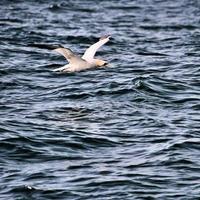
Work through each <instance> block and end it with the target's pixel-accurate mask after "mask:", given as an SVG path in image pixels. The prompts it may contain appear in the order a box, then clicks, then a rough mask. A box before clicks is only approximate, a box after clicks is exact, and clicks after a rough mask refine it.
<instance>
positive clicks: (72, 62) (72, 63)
mask: <svg viewBox="0 0 200 200" xmlns="http://www.w3.org/2000/svg"><path fill="white" fill-rule="evenodd" d="M109 38H110V36H105V37H103V38H100V40H99V41H98V42H96V43H95V44H93V45H91V46H90V47H89V48H88V49H87V50H86V51H85V53H84V55H83V56H82V57H79V56H78V55H75V54H74V53H73V52H72V51H71V50H70V49H66V48H57V49H55V51H56V52H58V53H60V54H62V55H63V56H64V57H65V58H66V59H67V61H68V62H69V64H67V65H65V66H63V67H59V68H57V69H54V70H53V71H56V72H77V71H82V70H86V69H90V68H95V67H102V66H105V65H106V64H107V62H106V61H104V60H100V59H95V58H94V55H95V53H96V51H97V50H98V49H99V48H100V47H101V46H102V45H104V44H105V43H106V42H108V41H109Z"/></svg>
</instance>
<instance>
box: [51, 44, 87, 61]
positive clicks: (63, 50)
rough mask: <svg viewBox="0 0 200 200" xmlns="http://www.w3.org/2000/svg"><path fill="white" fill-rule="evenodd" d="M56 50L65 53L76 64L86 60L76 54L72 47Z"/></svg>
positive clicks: (68, 59)
mask: <svg viewBox="0 0 200 200" xmlns="http://www.w3.org/2000/svg"><path fill="white" fill-rule="evenodd" d="M54 51H56V52H58V53H60V54H61V55H63V56H64V57H65V58H66V59H67V61H68V62H69V63H70V64H74V63H75V64H76V63H77V62H80V61H84V60H83V59H82V58H81V57H79V56H77V55H76V54H74V53H73V52H72V51H71V50H70V49H67V48H57V49H54Z"/></svg>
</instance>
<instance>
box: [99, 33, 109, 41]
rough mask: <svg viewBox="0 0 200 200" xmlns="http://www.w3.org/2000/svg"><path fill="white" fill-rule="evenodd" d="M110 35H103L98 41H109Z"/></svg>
mask: <svg viewBox="0 0 200 200" xmlns="http://www.w3.org/2000/svg"><path fill="white" fill-rule="evenodd" d="M110 37H111V35H110V34H107V35H104V36H102V37H100V40H104V39H107V38H108V39H110Z"/></svg>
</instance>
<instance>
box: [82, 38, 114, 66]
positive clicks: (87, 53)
mask: <svg viewBox="0 0 200 200" xmlns="http://www.w3.org/2000/svg"><path fill="white" fill-rule="evenodd" d="M109 38H110V35H106V36H103V37H101V38H100V40H99V41H98V42H96V43H95V44H93V45H91V46H90V47H89V48H88V49H87V50H86V51H85V53H84V55H83V56H82V58H83V59H84V60H86V61H87V62H89V63H90V62H92V61H93V59H94V55H95V53H96V51H97V50H98V49H99V48H100V47H101V46H102V45H104V44H105V43H107V42H108V41H109Z"/></svg>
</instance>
